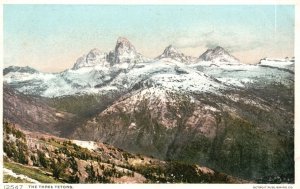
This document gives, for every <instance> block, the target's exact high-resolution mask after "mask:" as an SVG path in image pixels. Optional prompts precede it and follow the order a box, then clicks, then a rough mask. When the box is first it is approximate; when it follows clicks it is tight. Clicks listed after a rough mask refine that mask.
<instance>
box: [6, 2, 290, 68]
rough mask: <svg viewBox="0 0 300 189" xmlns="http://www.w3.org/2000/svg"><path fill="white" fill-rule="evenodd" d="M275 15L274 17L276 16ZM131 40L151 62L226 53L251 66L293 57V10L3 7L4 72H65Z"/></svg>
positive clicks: (234, 7) (72, 6)
mask: <svg viewBox="0 0 300 189" xmlns="http://www.w3.org/2000/svg"><path fill="white" fill-rule="evenodd" d="M275 14H276V15H275ZM119 36H124V37H127V38H128V39H129V40H130V41H131V42H132V43H133V44H134V46H135V47H136V49H137V50H138V51H139V52H141V53H142V54H144V55H145V56H148V57H156V56H158V55H159V54H160V53H161V52H162V51H163V50H164V48H165V47H166V46H167V45H169V44H173V45H174V46H176V47H178V48H179V49H180V50H181V51H183V52H184V53H186V54H188V55H193V56H199V55H201V54H202V53H203V52H204V51H205V50H206V49H207V48H213V47H215V46H217V45H221V46H223V47H224V48H227V49H228V50H229V51H230V52H231V53H232V54H234V55H235V56H237V57H238V58H239V59H240V60H242V61H243V62H246V63H255V62H257V61H258V60H259V59H260V58H263V57H265V56H270V57H285V56H293V55H294V6H287V5H278V6H273V5H268V6H266V5H259V6H254V5H251V6H246V5H239V6H233V5H223V6H213V5H211V6H208V5H206V6H204V5H152V6H149V5H136V6H133V5H119V6H118V5H4V64H5V66H8V65H19V66H24V65H29V66H32V67H34V68H36V69H38V70H42V71H62V70H64V69H66V68H69V67H71V66H72V65H73V64H74V62H75V61H76V59H77V58H78V57H79V56H81V55H82V54H85V53H87V52H88V51H89V50H90V49H92V48H95V47H96V48H99V49H101V50H103V51H109V50H112V49H113V48H114V46H115V42H116V40H117V38H118V37H119Z"/></svg>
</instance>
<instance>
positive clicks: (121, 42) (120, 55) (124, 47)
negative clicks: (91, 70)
mask: <svg viewBox="0 0 300 189" xmlns="http://www.w3.org/2000/svg"><path fill="white" fill-rule="evenodd" d="M114 55H115V63H120V62H128V63H129V62H131V61H132V60H134V59H135V58H136V57H137V52H136V50H135V47H134V46H133V45H132V44H131V43H130V41H129V40H128V39H126V38H124V37H119V38H118V40H117V43H116V47H115V53H114Z"/></svg>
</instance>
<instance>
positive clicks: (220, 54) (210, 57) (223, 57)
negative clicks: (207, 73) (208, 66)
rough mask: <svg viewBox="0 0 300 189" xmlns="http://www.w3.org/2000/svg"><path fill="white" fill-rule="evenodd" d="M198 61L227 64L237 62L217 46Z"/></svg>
mask: <svg viewBox="0 0 300 189" xmlns="http://www.w3.org/2000/svg"><path fill="white" fill-rule="evenodd" d="M199 60H200V61H212V62H229V63H235V62H239V60H238V59H237V58H235V57H234V56H232V55H230V54H229V53H228V52H227V51H226V50H225V49H223V48H222V47H220V46H217V47H216V48H214V49H208V50H207V51H205V52H204V53H203V54H202V55H201V56H200V57H199Z"/></svg>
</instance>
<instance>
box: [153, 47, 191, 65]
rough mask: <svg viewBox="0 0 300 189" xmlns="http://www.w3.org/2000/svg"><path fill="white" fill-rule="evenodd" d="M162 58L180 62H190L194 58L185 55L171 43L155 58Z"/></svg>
mask: <svg viewBox="0 0 300 189" xmlns="http://www.w3.org/2000/svg"><path fill="white" fill-rule="evenodd" d="M163 58H171V59H174V60H176V61H179V62H182V63H191V62H193V61H194V60H195V58H193V57H191V56H186V55H184V54H183V53H182V52H180V51H179V50H178V49H177V48H175V47H174V46H173V45H169V46H167V47H166V48H165V50H164V52H163V53H162V54H161V55H160V56H158V57H157V58H156V59H163Z"/></svg>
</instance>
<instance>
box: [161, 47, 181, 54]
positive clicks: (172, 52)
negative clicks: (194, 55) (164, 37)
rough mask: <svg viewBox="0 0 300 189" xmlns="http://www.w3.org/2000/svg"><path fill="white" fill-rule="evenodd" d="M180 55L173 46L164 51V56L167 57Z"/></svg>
mask: <svg viewBox="0 0 300 189" xmlns="http://www.w3.org/2000/svg"><path fill="white" fill-rule="evenodd" d="M178 53H180V52H179V51H178V50H177V49H176V48H175V47H174V46H173V45H169V46H167V47H166V48H165V50H164V53H163V54H164V55H166V56H172V55H173V54H178Z"/></svg>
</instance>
